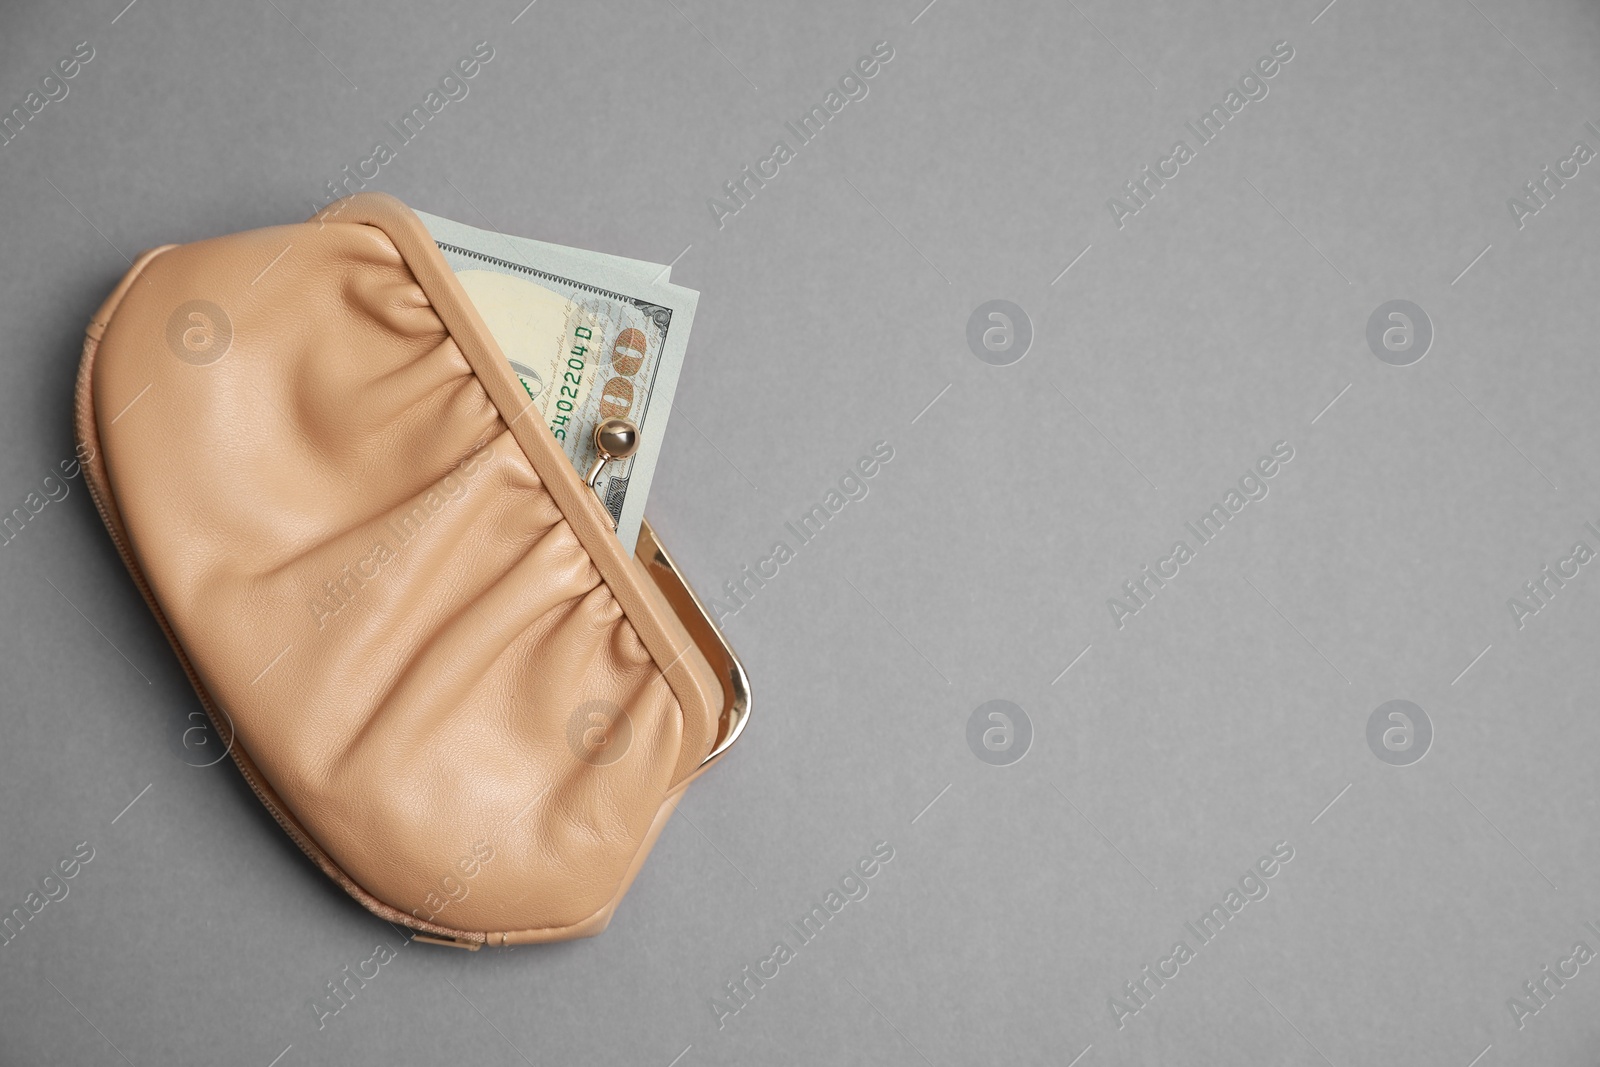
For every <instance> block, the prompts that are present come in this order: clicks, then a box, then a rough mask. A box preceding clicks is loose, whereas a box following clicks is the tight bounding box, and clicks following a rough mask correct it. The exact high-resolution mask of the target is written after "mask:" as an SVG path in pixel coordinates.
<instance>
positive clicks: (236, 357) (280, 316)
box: [77, 193, 721, 944]
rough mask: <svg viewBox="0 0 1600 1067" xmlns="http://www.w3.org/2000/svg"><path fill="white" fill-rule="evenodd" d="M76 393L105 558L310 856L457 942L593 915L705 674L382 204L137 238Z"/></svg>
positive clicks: (671, 774)
mask: <svg viewBox="0 0 1600 1067" xmlns="http://www.w3.org/2000/svg"><path fill="white" fill-rule="evenodd" d="M196 315H198V316H199V317H198V318H197V317H196ZM219 351H220V356H219V355H218V353H219ZM77 407H78V410H77V419H78V434H79V438H80V441H81V443H82V444H84V445H85V446H86V448H85V452H86V453H87V454H90V455H91V457H92V458H90V459H89V460H88V461H87V462H86V463H85V470H86V473H87V477H88V482H89V485H90V488H91V490H92V492H93V494H94V496H95V498H96V501H97V503H98V504H99V505H100V508H101V512H102V515H103V517H104V518H105V520H106V524H107V527H108V528H109V529H110V531H111V533H112V536H113V538H114V539H115V540H116V541H117V544H118V547H119V549H120V550H121V551H122V552H123V555H124V559H125V560H126V562H127V563H128V566H129V569H130V571H131V572H132V573H133V575H134V578H135V580H136V582H137V583H138V585H139V586H140V589H141V591H142V592H143V593H144V594H145V596H146V598H147V599H148V600H149V602H150V604H151V608H152V610H153V611H154V612H155V614H156V616H157V618H158V619H159V620H160V622H161V624H162V626H163V628H164V629H165V630H166V632H167V634H168V637H169V638H170V639H171V641H172V643H173V646H174V648H175V649H176V650H177V652H178V654H179V657H180V658H181V659H182V660H183V663H184V666H185V669H186V670H187V671H188V672H189V674H190V678H191V680H192V681H193V682H194V684H195V688H196V690H197V692H198V693H199V694H200V697H201V699H202V701H203V702H204V703H205V705H206V707H207V710H208V711H209V712H210V713H211V714H212V716H213V719H214V720H215V721H216V723H217V727H218V730H219V732H220V733H221V735H222V736H223V737H224V738H226V739H228V740H230V741H231V752H232V754H233V756H234V758H235V760H236V761H237V762H238V763H239V766H240V768H241V769H242V770H243V771H244V773H245V775H246V777H247V778H249V779H250V781H251V784H252V785H253V786H254V787H255V789H256V791H257V793H258V795H260V796H261V798H262V800H263V802H264V803H266V804H267V805H268V807H269V808H271V809H272V810H273V811H274V814H275V815H276V816H277V817H278V819H279V821H280V823H282V824H283V826H284V828H285V829H286V830H287V831H288V832H289V833H290V835H291V836H293V837H294V838H295V840H296V841H297V842H298V843H299V844H300V845H301V847H302V848H303V849H304V850H305V851H306V852H307V854H308V855H309V856H311V858H312V859H313V860H315V861H316V862H317V863H318V865H319V866H321V867H322V869H323V870H324V871H325V872H326V873H328V874H329V875H330V876H331V877H333V878H335V879H336V880H337V881H338V882H339V883H340V884H341V885H343V886H344V888H345V889H346V890H347V891H349V892H350V893H351V895H352V896H354V897H356V899H358V900H359V901H361V902H362V903H363V904H364V905H366V906H367V907H368V908H369V909H370V910H372V911H374V912H376V913H377V914H379V915H380V916H382V917H384V918H386V919H388V920H390V921H392V922H399V923H404V924H406V925H408V926H410V927H413V928H415V929H419V930H424V931H427V932H430V933H434V934H443V935H445V936H449V937H454V938H457V939H459V940H465V941H472V942H487V943H490V944H511V943H519V942H536V941H552V940H561V939H565V938H571V937H583V936H589V935H592V934H595V933H598V932H599V931H600V930H602V929H604V927H605V925H606V923H607V922H608V921H609V919H610V916H611V914H612V911H613V909H614V908H615V906H616V904H617V902H618V900H620V898H621V896H622V894H623V893H625V892H626V890H627V887H628V885H629V884H630V882H631V881H632V879H633V877H634V875H635V873H636V872H637V871H638V869H639V866H640V864H641V863H642V862H643V859H644V856H645V854H646V853H647V852H648V850H649V848H650V846H651V844H652V843H653V842H654V840H655V837H656V835H657V834H658V833H659V832H660V830H661V828H662V826H663V825H664V823H665V821H666V818H667V816H668V814H669V813H670V811H671V810H672V805H673V802H674V800H675V798H676V796H677V795H678V794H679V793H680V792H681V790H682V789H683V788H684V787H685V786H686V785H687V784H688V783H689V781H690V780H691V779H692V778H693V777H695V776H696V775H697V774H698V773H699V772H700V771H701V770H703V766H702V763H703V760H704V758H705V756H706V754H707V753H708V752H709V751H710V750H711V748H712V746H713V744H714V743H715V740H716V732H717V725H718V716H719V713H720V702H721V690H720V688H719V682H718V679H717V676H716V674H715V672H714V671H713V669H712V667H711V666H710V664H709V663H707V661H706V659H705V657H704V656H703V655H702V654H701V653H700V651H699V650H698V649H697V648H696V647H695V646H694V644H693V643H692V642H691V641H690V639H689V637H688V635H687V634H686V632H685V631H684V628H683V626H682V625H681V624H680V623H679V622H678V620H677V618H676V616H675V615H674V614H673V613H672V611H671V610H670V608H668V607H667V605H666V603H665V601H664V600H663V599H662V597H661V595H660V594H659V592H657V591H656V590H655V587H654V586H653V585H652V584H651V582H650V581H649V580H648V578H647V577H646V576H645V575H644V573H643V570H642V568H641V567H640V566H639V564H638V563H637V561H635V560H633V559H631V558H629V557H628V556H627V555H626V554H625V553H624V552H623V550H622V547H621V544H620V542H619V541H618V540H617V538H616V536H615V534H614V533H613V532H612V530H611V527H610V524H609V520H608V519H607V517H606V515H605V512H604V510H603V509H602V508H601V506H600V504H599V502H598V500H597V499H596V497H595V495H594V493H593V492H592V491H591V490H589V489H588V488H587V487H585V486H584V485H583V483H582V481H581V479H580V478H579V477H578V475H577V472H576V471H574V470H573V469H572V466H571V464H570V462H569V461H568V460H567V458H566V456H565V455H564V454H563V453H562V452H561V451H560V450H559V448H558V447H557V445H556V443H555V441H554V439H553V438H552V437H551V436H550V434H549V432H548V430H547V429H546V428H545V427H544V425H543V421H542V419H541V418H540V416H539V413H538V411H537V409H531V408H529V406H528V404H527V400H526V396H525V394H524V393H523V392H522V391H521V389H520V388H519V387H518V386H517V384H516V380H515V378H514V377H513V375H512V373H511V371H510V368H509V366H508V364H507V363H506V361H505V359H504V357H503V356H502V355H501V353H500V351H499V349H498V347H497V346H496V345H495V343H494V340H493V338H492V337H491V336H490V334H489V332H488V330H487V329H486V328H485V327H484V325H483V322H482V320H481V319H480V318H479V317H478V315H477V313H476V311H475V310H474V309H473V307H472V305H471V302H470V301H469V300H468V299H467V298H466V296H465V294H464V293H463V291H462V290H461V287H460V285H459V284H458V283H457V282H456V281H455V278H454V275H453V274H452V273H451V272H450V270H449V267H448V266H447V265H446V264H445V263H444V261H443V259H442V257H441V256H440V255H439V253H438V250H437V248H436V247H435V246H434V245H433V243H432V241H431V239H430V238H429V237H428V234H427V232H426V230H425V229H424V228H423V226H422V224H421V223H420V221H419V220H418V219H417V218H416V217H415V215H413V214H412V213H411V212H410V210H409V209H407V208H406V207H405V206H404V205H403V204H401V203H400V202H399V201H397V200H395V199H393V198H392V197H388V196H386V195H383V194H378V193H361V194H357V195H356V196H354V197H351V198H348V199H347V200H343V201H339V202H336V203H334V204H332V205H329V207H328V208H326V209H324V210H323V211H322V212H320V213H319V214H318V215H317V216H315V217H313V218H312V219H311V220H310V221H308V222H305V223H301V224H298V225H292V226H284V227H276V228H271V229H264V230H256V231H251V232H247V233H240V234H234V235H231V236H228V237H222V238H217V239H214V240H209V241H202V242H198V243H195V244H190V245H183V246H177V247H167V248H163V249H157V250H155V251H152V252H150V253H146V254H145V255H144V256H143V257H141V258H140V260H139V261H138V262H137V263H136V264H135V265H134V268H133V269H132V270H131V271H130V272H129V274H128V276H127V277H126V278H125V279H124V280H123V282H122V284H121V285H120V286H119V287H118V289H117V291H116V292H114V293H113V294H112V296H111V298H110V299H109V300H108V301H107V304H106V306H105V307H104V308H102V309H101V312H100V313H99V314H97V315H96V316H95V318H94V320H93V321H92V322H91V324H90V327H89V331H88V337H87V339H86V342H85V346H84V359H83V364H82V368H81V370H80V375H79V389H78V404H77ZM619 712H620V713H621V714H623V715H625V716H626V724H625V725H624V726H623V728H622V729H620V730H613V731H612V737H613V742H612V743H611V744H610V745H608V746H606V747H604V748H602V749H599V750H596V749H595V748H593V747H592V746H591V742H592V740H593V739H594V734H593V731H594V729H595V728H596V725H595V724H596V723H604V722H606V721H607V720H614V719H615V716H616V715H617V714H618V713H619ZM597 716H598V717H597Z"/></svg>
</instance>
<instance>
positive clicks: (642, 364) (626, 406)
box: [417, 212, 699, 552]
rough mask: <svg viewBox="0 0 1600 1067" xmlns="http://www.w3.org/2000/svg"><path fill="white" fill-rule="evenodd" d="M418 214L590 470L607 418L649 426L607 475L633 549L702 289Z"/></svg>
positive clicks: (607, 497) (606, 495) (620, 532)
mask: <svg viewBox="0 0 1600 1067" xmlns="http://www.w3.org/2000/svg"><path fill="white" fill-rule="evenodd" d="M417 214H418V216H419V217H420V218H421V219H422V222H423V224H424V225H426V226H427V228H428V232H429V234H430V235H431V236H432V237H433V239H434V242H435V243H436V244H438V246H439V249H440V250H441V251H442V252H443V253H444V258H445V261H446V262H447V263H448V264H449V265H450V268H451V270H453V271H454V272H455V274H456V278H457V280H459V281H460V282H461V285H462V288H464V289H465V290H466V292H467V296H468V297H469V298H470V299H471V300H472V302H473V305H474V306H475V307H476V308H477V310H478V313H479V314H480V315H481V316H482V317H483V320H484V323H485V325H487V326H488V327H489V332H490V333H491V334H492V335H493V336H494V339H495V341H496V343H497V344H498V345H499V346H500V349H501V351H502V352H503V353H504V354H505V356H506V359H507V361H508V362H509V363H510V364H511V368H512V370H513V371H515V372H516V375H517V378H518V380H519V381H520V382H521V383H522V387H523V391H524V392H526V393H527V395H528V398H529V400H530V401H531V402H532V403H533V405H534V407H535V408H536V409H537V410H538V413H539V415H540V416H541V417H542V420H543V422H544V425H545V428H546V430H547V431H548V432H550V433H551V434H552V435H553V436H554V437H555V438H556V440H557V442H558V443H559V444H560V446H561V448H562V450H563V451H564V452H566V454H567V458H568V459H570V460H571V461H572V465H573V467H574V468H576V469H577V470H578V471H579V473H585V474H586V473H587V472H588V470H589V468H590V466H592V465H593V463H594V459H595V447H594V428H595V426H596V425H598V424H599V423H600V422H601V421H602V420H603V419H607V418H613V417H617V418H625V419H628V420H629V421H631V422H632V423H634V425H636V426H637V427H638V428H639V449H638V451H637V452H635V453H634V455H633V456H632V457H630V458H629V459H625V460H618V461H614V462H612V463H608V464H607V465H606V467H605V469H604V470H603V471H602V472H601V474H600V478H599V481H598V482H597V483H596V490H597V491H598V493H599V495H600V500H601V503H602V504H603V505H604V506H605V508H606V510H607V511H608V512H609V513H610V514H611V517H612V519H613V521H615V523H616V526H617V537H618V538H619V539H621V541H622V544H623V547H624V548H625V549H626V550H627V551H629V552H632V551H633V549H634V545H635V543H636V542H637V540H638V536H639V524H640V522H641V521H642V520H643V517H644V503H645V498H646V497H647V496H648V495H649V491H650V481H651V478H652V477H653V476H654V474H655V467H656V461H657V459H658V458H659V456H660V451H661V442H662V439H663V437H664V436H665V434H666V426H667V419H668V416H669V415H670V413H671V410H672V395H673V393H674V391H675V390H676V388H677V384H678V374H679V371H680V370H681V368H682V366H683V356H684V350H685V348H686V346H687V343H688V339H689V330H690V327H691V326H692V325H693V323H694V312H695V307H696V304H697V303H698V301H699V294H698V293H696V292H695V291H694V290H692V289H685V288H683V287H682V286H678V285H673V284H671V283H670V282H667V281H666V280H665V278H666V276H667V268H666V267H663V266H661V265H660V264H655V263H647V262H644V261H642V260H635V259H626V258H624V257H620V256H608V255H603V254H600V253H595V252H586V251H584V250H581V249H573V248H565V247H563V246H560V245H552V244H548V243H545V242H542V241H533V240H530V239H527V238H521V237H512V236H510V235H507V234H501V233H496V232H494V231H491V230H481V229H478V228H477V227H474V226H467V225H464V224H462V223H459V222H454V221H452V220H450V219H443V218H439V217H437V216H434V215H428V214H425V213H423V212H418V213H417ZM527 417H529V418H532V417H533V413H532V412H530V413H529V415H528V416H527Z"/></svg>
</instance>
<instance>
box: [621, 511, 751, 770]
mask: <svg viewBox="0 0 1600 1067" xmlns="http://www.w3.org/2000/svg"><path fill="white" fill-rule="evenodd" d="M634 555H635V556H636V557H637V558H638V560H639V562H640V563H642V564H644V569H645V573H647V574H648V575H650V579H651V581H653V582H655V583H656V588H658V589H660V590H661V594H662V596H664V597H666V600H667V603H668V604H669V605H670V606H671V607H672V610H673V612H675V613H676V614H677V616H678V619H679V621H680V622H682V623H683V628H684V629H685V630H687V631H688V632H689V638H690V640H692V641H693V642H694V643H695V647H696V648H698V649H699V650H700V652H701V654H702V655H704V656H705V658H706V661H707V662H708V663H710V664H711V668H712V669H713V670H714V671H716V672H717V680H718V681H720V682H721V683H722V717H721V719H720V720H719V723H718V731H717V743H716V744H715V745H713V746H712V748H711V752H710V753H709V754H708V755H707V756H706V758H705V759H704V760H703V761H702V762H701V764H700V765H701V766H702V767H703V766H705V765H706V764H707V763H710V762H711V761H712V760H714V759H716V758H717V757H718V756H720V755H722V754H723V753H724V752H726V751H728V749H729V748H730V747H732V745H733V743H734V742H735V741H737V740H738V739H739V735H740V734H741V733H743V732H744V727H745V723H747V722H749V721H750V679H749V677H748V676H746V674H745V673H744V664H742V663H740V662H739V657H738V656H737V655H736V654H735V653H734V651H733V648H732V646H730V645H729V644H728V639H727V638H726V637H724V636H723V635H722V631H721V630H720V629H718V627H717V624H716V623H715V622H713V621H712V618H711V613H710V612H708V611H707V610H706V606H705V605H704V604H703V603H701V602H700V598H699V597H698V596H695V593H694V590H693V589H691V588H689V583H688V582H687V581H685V580H684V577H683V572H682V571H680V570H678V565H677V564H676V563H674V562H673V560H672V556H671V555H669V554H668V553H667V550H666V549H665V548H663V547H662V545H661V542H660V541H659V540H657V539H656V532H655V529H654V528H652V527H651V525H650V522H649V520H648V519H646V520H644V521H643V522H642V523H641V524H640V526H639V543H638V546H637V547H636V548H635V550H634Z"/></svg>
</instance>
